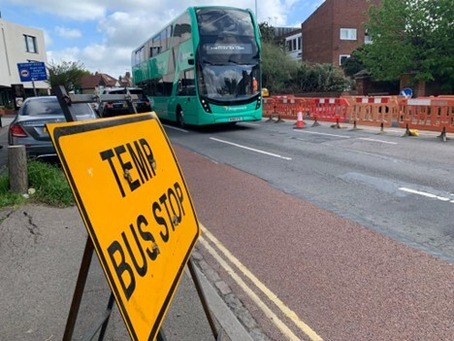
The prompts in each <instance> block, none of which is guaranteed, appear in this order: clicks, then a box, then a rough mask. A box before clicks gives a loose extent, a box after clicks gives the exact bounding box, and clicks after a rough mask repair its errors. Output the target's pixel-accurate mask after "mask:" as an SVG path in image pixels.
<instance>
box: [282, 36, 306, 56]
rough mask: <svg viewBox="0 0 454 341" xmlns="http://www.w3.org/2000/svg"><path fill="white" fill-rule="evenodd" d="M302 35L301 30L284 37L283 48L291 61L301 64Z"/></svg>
mask: <svg viewBox="0 0 454 341" xmlns="http://www.w3.org/2000/svg"><path fill="white" fill-rule="evenodd" d="M301 39H302V34H301V29H299V30H296V31H294V32H292V33H289V34H288V35H286V36H285V47H286V51H287V55H288V56H289V57H290V58H292V59H293V60H297V61H299V62H301V61H302V60H303V57H302V52H303V47H302V41H301Z"/></svg>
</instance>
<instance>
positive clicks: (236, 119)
mask: <svg viewBox="0 0 454 341" xmlns="http://www.w3.org/2000/svg"><path fill="white" fill-rule="evenodd" d="M229 120H230V122H238V121H242V120H243V118H242V117H230V118H229Z"/></svg>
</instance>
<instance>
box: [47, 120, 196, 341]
mask: <svg viewBox="0 0 454 341" xmlns="http://www.w3.org/2000/svg"><path fill="white" fill-rule="evenodd" d="M48 128H49V132H50V135H51V137H52V141H53V143H54V146H55V148H56V150H57V153H58V155H59V157H60V160H61V162H62V165H63V167H64V170H65V173H66V175H67V178H68V180H69V182H70V184H71V187H72V190H73V192H74V194H75V197H76V201H77V204H78V207H79V210H80V212H81V215H82V218H83V220H84V223H85V225H86V227H87V231H88V233H89V235H90V237H91V239H92V240H93V244H94V246H95V250H96V253H97V255H98V257H99V259H100V261H101V264H102V266H103V269H104V272H105V274H106V276H107V279H108V281H109V284H110V286H111V289H112V291H113V293H114V295H115V298H116V301H117V304H118V306H119V309H120V312H121V314H122V316H123V319H124V321H125V323H126V326H127V328H128V330H129V333H130V335H131V338H132V339H134V340H149V339H154V338H155V336H156V335H157V333H158V331H159V328H160V326H161V324H162V321H163V319H164V316H165V313H166V311H167V309H168V307H169V305H170V302H171V299H172V297H173V295H174V293H175V290H176V288H177V285H178V282H179V280H180V277H181V275H182V271H183V268H184V265H185V264H186V262H187V260H188V258H189V256H190V253H191V251H192V248H193V246H194V244H195V242H196V240H197V238H198V236H199V234H200V229H199V225H198V221H197V217H196V214H195V211H194V208H193V205H192V200H191V197H190V195H189V192H188V190H187V187H186V184H185V182H184V179H183V176H182V174H181V170H180V168H179V166H178V163H177V161H176V158H175V155H174V153H173V150H172V148H171V147H170V143H169V141H168V139H167V136H166V135H165V132H164V130H163V128H162V126H161V124H160V123H159V121H158V120H157V118H156V116H155V115H153V114H140V115H130V116H122V117H118V118H113V119H101V120H95V121H89V122H72V123H58V124H49V125H48Z"/></svg>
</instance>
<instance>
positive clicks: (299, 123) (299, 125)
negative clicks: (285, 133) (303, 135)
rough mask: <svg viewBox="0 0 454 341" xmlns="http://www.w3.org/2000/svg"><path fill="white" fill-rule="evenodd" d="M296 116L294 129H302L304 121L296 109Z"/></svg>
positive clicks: (301, 114)
mask: <svg viewBox="0 0 454 341" xmlns="http://www.w3.org/2000/svg"><path fill="white" fill-rule="evenodd" d="M297 115H298V117H297V120H296V123H295V126H294V127H293V128H294V129H303V128H304V121H303V113H302V112H301V111H298V114H297Z"/></svg>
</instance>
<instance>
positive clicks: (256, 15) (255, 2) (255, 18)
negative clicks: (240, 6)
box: [255, 0, 258, 20]
mask: <svg viewBox="0 0 454 341" xmlns="http://www.w3.org/2000/svg"><path fill="white" fill-rule="evenodd" d="M255 20H258V18H257V0H255Z"/></svg>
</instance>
